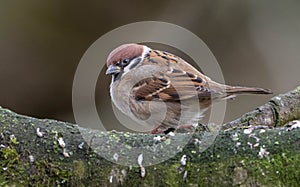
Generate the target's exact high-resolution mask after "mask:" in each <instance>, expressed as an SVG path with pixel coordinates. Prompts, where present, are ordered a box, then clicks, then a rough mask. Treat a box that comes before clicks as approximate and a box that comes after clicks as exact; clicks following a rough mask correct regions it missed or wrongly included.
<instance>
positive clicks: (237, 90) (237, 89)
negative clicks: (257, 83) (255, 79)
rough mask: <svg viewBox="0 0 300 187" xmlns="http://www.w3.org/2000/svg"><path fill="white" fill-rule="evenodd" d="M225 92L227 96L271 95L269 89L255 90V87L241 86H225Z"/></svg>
mask: <svg viewBox="0 0 300 187" xmlns="http://www.w3.org/2000/svg"><path fill="white" fill-rule="evenodd" d="M225 92H226V93H227V94H230V95H231V94H272V93H273V92H272V91H271V90H269V89H263V88H255V87H243V86H226V87H225Z"/></svg>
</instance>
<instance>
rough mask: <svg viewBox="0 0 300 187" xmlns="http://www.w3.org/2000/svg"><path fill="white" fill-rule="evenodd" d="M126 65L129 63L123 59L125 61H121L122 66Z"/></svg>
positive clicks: (126, 59)
mask: <svg viewBox="0 0 300 187" xmlns="http://www.w3.org/2000/svg"><path fill="white" fill-rule="evenodd" d="M128 63H129V59H128V58H125V59H123V60H122V66H126V65H128Z"/></svg>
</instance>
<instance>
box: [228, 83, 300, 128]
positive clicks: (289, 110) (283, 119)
mask: <svg viewBox="0 0 300 187" xmlns="http://www.w3.org/2000/svg"><path fill="white" fill-rule="evenodd" d="M295 119H300V86H299V87H298V88H296V89H295V90H293V91H291V92H288V93H285V94H280V95H278V96H276V97H273V98H272V99H271V100H270V101H269V102H268V103H266V104H265V105H262V106H260V107H259V108H257V109H256V110H254V111H251V112H248V113H246V114H244V115H243V116H242V117H241V118H239V119H236V120H234V121H231V122H229V123H226V124H224V125H223V129H228V128H233V127H242V126H250V125H252V126H257V125H261V126H269V127H280V126H283V125H285V124H286V123H288V122H290V121H292V120H295Z"/></svg>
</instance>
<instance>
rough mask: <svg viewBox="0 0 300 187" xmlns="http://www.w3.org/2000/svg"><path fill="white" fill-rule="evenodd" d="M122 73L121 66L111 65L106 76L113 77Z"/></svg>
mask: <svg viewBox="0 0 300 187" xmlns="http://www.w3.org/2000/svg"><path fill="white" fill-rule="evenodd" d="M120 72H121V68H120V67H119V66H116V65H113V64H111V65H110V66H108V68H107V70H106V75H112V74H117V73H120Z"/></svg>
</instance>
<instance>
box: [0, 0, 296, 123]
mask: <svg viewBox="0 0 300 187" xmlns="http://www.w3.org/2000/svg"><path fill="white" fill-rule="evenodd" d="M299 10H300V2H299V1H272V0H266V1H252V0H251V1H250V0H248V1H238V0H233V1H226V2H225V1H213V2H212V1H207V0H200V1H186V2H185V1H180V0H177V1H175V0H168V1H158V0H152V1H76V0H72V1H58V0H57V1H33V0H27V1H13V0H12V1H1V2H0V25H1V29H0V89H1V91H0V106H3V107H6V108H9V109H12V110H14V111H16V112H18V113H22V114H26V115H30V116H35V117H39V118H54V119H59V120H63V121H69V122H74V117H73V114H72V81H73V76H74V73H75V71H76V67H77V65H78V63H79V61H80V59H81V57H82V55H83V54H84V52H85V51H86V50H87V49H88V47H89V46H90V45H91V44H92V43H93V42H94V41H95V40H97V39H98V38H99V37H101V36H102V35H103V34H105V33H106V32H108V31H110V30H112V29H115V28H117V27H119V26H122V25H125V24H128V23H131V22H137V21H146V20H153V21H165V22H170V23H173V24H177V25H179V26H182V27H185V28H186V29H188V30H190V31H192V32H193V33H195V34H196V35H197V36H199V37H200V38H201V39H202V40H203V41H204V42H205V43H206V44H207V45H208V47H209V48H210V50H211V51H212V52H213V54H214V55H215V57H216V58H217V60H218V62H219V64H220V66H221V68H222V70H223V75H224V78H225V81H226V83H227V84H237V85H247V86H259V87H265V88H271V89H272V90H273V91H274V92H275V94H279V93H284V92H286V91H288V90H291V89H293V88H295V87H296V86H297V85H300V80H299V73H300V53H299V51H300V22H299V18H300V11H299ZM99 71H101V70H99ZM102 71H104V70H102ZM102 74H103V72H102ZM98 82H99V84H103V85H104V86H105V87H106V88H107V90H105V89H103V86H101V87H102V89H100V86H98V87H99V88H98V87H97V88H98V90H97V96H98V97H97V103H98V104H99V110H100V111H99V113H100V115H101V114H104V113H105V111H106V112H107V111H110V108H111V103H110V99H109V96H108V92H109V91H108V85H109V82H110V77H105V78H101V81H98ZM83 91H84V90H83ZM270 97H271V96H270ZM270 97H269V96H262V97H257V96H241V97H239V98H237V99H236V100H233V101H229V103H228V105H227V111H226V117H225V121H229V120H232V119H234V118H236V117H238V116H240V115H241V114H243V113H245V112H247V111H249V110H252V109H254V108H255V107H257V106H259V105H261V104H263V103H264V102H266V101H267V100H268V99H269V98H270ZM83 110H84V109H83Z"/></svg>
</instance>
